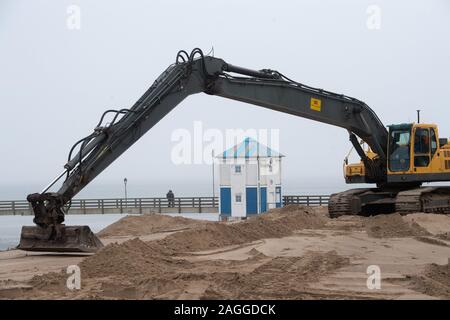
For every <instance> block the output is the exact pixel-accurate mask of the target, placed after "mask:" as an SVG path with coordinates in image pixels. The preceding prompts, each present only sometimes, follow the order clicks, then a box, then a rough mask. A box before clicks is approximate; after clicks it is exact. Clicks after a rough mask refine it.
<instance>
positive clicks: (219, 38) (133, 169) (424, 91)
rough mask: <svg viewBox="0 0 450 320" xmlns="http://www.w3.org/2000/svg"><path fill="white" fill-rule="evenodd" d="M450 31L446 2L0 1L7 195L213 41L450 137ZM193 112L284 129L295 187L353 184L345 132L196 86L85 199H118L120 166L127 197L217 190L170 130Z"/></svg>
mask: <svg viewBox="0 0 450 320" xmlns="http://www.w3.org/2000/svg"><path fill="white" fill-rule="evenodd" d="M71 4H75V5H78V6H79V7H80V8H81V30H69V29H68V28H67V26H66V19H67V13H66V10H67V6H69V5H71ZM369 5H378V6H379V8H381V10H382V11H381V29H380V30H369V29H368V28H367V26H366V21H367V19H368V14H367V13H366V10H367V7H368V6H369ZM449 39H450V2H449V1H446V0H435V1H365V0H354V1H350V0H348V1H332V0H329V1H314V0H310V1H301V2H300V1H281V0H278V1H261V0H252V1H230V0H221V1H215V0H212V1H211V0H209V1H181V0H180V1H167V0H164V1H111V0H104V1H99V0H96V1H92V0H78V1H77V0H72V1H36V0H34V1H31V0H29V1H18V0H0V88H1V89H0V108H1V111H2V113H1V117H0V133H1V138H0V150H1V151H0V152H1V156H0V163H1V166H0V198H2V199H6V198H11V197H13V198H20V197H22V198H23V197H25V195H26V193H27V192H37V191H40V189H41V188H42V187H43V186H45V185H46V184H47V183H48V182H49V181H50V180H51V179H52V178H53V177H54V176H55V175H56V174H57V173H59V172H60V171H61V170H62V166H63V165H64V161H65V160H66V157H67V153H68V151H69V149H70V147H71V146H72V144H73V143H74V142H75V140H77V139H79V138H80V137H83V136H85V135H87V134H88V133H90V132H91V131H92V129H93V127H94V125H95V124H96V122H97V121H98V119H99V117H100V115H101V113H102V112H103V111H104V110H105V109H107V108H111V107H129V106H130V105H131V104H132V103H134V102H135V101H136V100H137V99H138V98H139V97H140V96H141V95H142V94H143V92H144V91H145V90H146V89H147V88H148V86H149V85H151V83H152V82H153V81H154V79H155V78H156V77H157V76H158V75H159V74H160V73H161V72H162V71H163V70H164V69H165V68H166V67H167V66H168V65H169V64H171V63H173V62H174V59H175V54H176V52H177V51H178V50H179V49H186V50H191V49H192V48H194V47H200V48H203V50H204V51H209V50H210V48H211V47H212V46H213V47H214V53H215V56H217V57H220V58H223V59H224V60H226V61H227V62H230V63H232V64H235V65H240V66H244V67H247V68H254V69H262V68H271V69H277V70H280V71H281V72H283V73H284V74H286V75H289V77H290V78H292V79H295V80H297V81H299V82H302V83H305V84H308V85H311V86H317V87H321V88H324V89H327V90H330V91H335V92H339V93H345V94H347V95H350V96H354V97H357V98H359V99H361V100H363V101H365V102H366V103H367V104H369V105H370V106H371V107H372V108H373V109H374V110H375V111H376V112H377V114H378V115H379V116H380V118H381V119H382V121H383V122H384V123H385V124H386V125H388V124H391V123H399V122H408V121H414V120H415V110H416V109H417V108H420V109H422V110H423V116H422V117H423V120H424V121H427V122H435V123H437V124H438V125H439V126H440V135H441V136H450V117H449V115H450V111H449V104H450V90H449V86H450V41H449ZM195 120H201V121H203V126H204V127H205V128H206V129H207V128H219V129H223V130H224V129H226V128H243V129H246V128H256V129H258V128H268V129H270V128H279V129H280V151H281V152H282V153H283V154H285V155H286V158H285V159H284V166H283V172H284V175H283V176H284V190H285V191H286V190H287V191H290V192H291V193H292V192H297V191H298V192H300V191H302V190H305V189H306V187H307V186H308V184H313V187H314V188H318V190H325V189H320V188H321V187H324V188H325V187H330V186H336V188H341V187H342V188H345V186H344V184H343V178H342V159H343V157H344V156H345V155H346V153H347V152H348V150H349V149H350V143H349V142H348V136H347V133H346V132H345V130H342V129H339V128H335V127H331V126H328V125H325V124H320V123H317V122H312V121H309V120H305V119H301V118H297V117H294V116H289V115H285V114H282V113H276V112H274V111H270V110H265V109H262V108H259V107H256V106H251V105H246V104H243V103H239V102H235V101H231V100H230V101H229V100H224V99H222V98H218V97H211V96H207V95H204V94H200V95H197V96H192V97H190V98H188V99H187V100H186V101H184V103H182V104H181V105H180V106H179V107H178V108H176V109H175V110H174V111H173V112H172V113H170V114H169V115H168V116H167V117H166V118H164V119H163V120H162V121H161V122H160V123H159V124H158V125H157V126H155V127H154V128H153V129H152V130H151V131H150V132H149V133H148V134H147V135H146V136H144V137H143V138H142V139H141V140H140V141H139V142H138V143H137V144H135V145H134V146H133V147H132V148H131V149H130V150H129V151H128V152H127V153H125V154H124V155H123V156H122V157H121V158H120V159H119V160H118V161H116V162H115V163H114V164H113V165H112V166H111V167H110V168H108V169H107V170H106V171H105V172H104V173H103V174H102V175H101V176H100V177H98V178H97V179H96V180H95V182H94V183H92V185H90V186H88V187H87V189H86V191H85V192H83V194H82V195H86V196H89V195H95V196H109V195H111V196H117V193H118V192H120V188H121V181H122V179H123V177H124V176H126V177H127V178H128V179H129V181H130V182H129V185H130V188H131V195H139V196H140V195H147V196H154V195H157V194H155V193H159V194H162V193H163V192H165V191H166V189H168V188H169V187H171V188H173V189H174V190H175V191H177V190H178V193H179V194H180V193H181V194H185V195H189V194H192V195H194V194H195V193H198V194H208V192H210V187H209V185H210V176H211V167H210V166H207V165H181V166H175V165H174V164H172V162H171V159H170V151H171V148H172V147H173V146H174V143H173V142H171V134H172V132H173V131H174V130H175V129H179V128H186V129H189V130H192V128H193V121H195ZM219 151H221V150H219ZM112 186H114V187H112ZM36 188H37V189H36ZM133 188H134V189H133ZM89 190H91V192H89ZM133 192H134V194H133ZM82 195H80V196H82Z"/></svg>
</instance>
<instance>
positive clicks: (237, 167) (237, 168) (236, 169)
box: [234, 165, 242, 173]
mask: <svg viewBox="0 0 450 320" xmlns="http://www.w3.org/2000/svg"><path fill="white" fill-rule="evenodd" d="M241 169H242V168H241V166H240V165H237V166H234V173H241Z"/></svg>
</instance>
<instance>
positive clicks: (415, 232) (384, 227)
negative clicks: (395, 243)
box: [364, 213, 430, 238]
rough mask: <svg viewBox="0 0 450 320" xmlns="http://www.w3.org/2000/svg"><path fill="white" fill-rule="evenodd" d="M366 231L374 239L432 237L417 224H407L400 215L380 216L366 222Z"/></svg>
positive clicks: (370, 218)
mask: <svg viewBox="0 0 450 320" xmlns="http://www.w3.org/2000/svg"><path fill="white" fill-rule="evenodd" d="M364 225H365V229H366V232H367V234H368V235H369V236H370V237H374V238H401V237H414V236H427V235H430V234H429V232H428V231H427V230H425V229H424V228H422V227H421V226H420V225H418V224H417V223H416V222H414V221H412V222H406V221H405V220H404V219H403V217H402V216H401V215H400V214H398V213H394V214H386V215H385V214H380V215H377V216H373V217H369V218H367V219H366V220H365V223H364Z"/></svg>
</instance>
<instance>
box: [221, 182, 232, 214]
mask: <svg viewBox="0 0 450 320" xmlns="http://www.w3.org/2000/svg"><path fill="white" fill-rule="evenodd" d="M220 215H222V216H230V215H231V188H229V187H226V188H224V187H222V188H220Z"/></svg>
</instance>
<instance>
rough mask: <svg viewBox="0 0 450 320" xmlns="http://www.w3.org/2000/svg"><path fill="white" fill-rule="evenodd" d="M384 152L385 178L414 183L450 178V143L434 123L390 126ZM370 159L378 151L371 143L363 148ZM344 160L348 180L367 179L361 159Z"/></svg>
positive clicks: (355, 181)
mask: <svg viewBox="0 0 450 320" xmlns="http://www.w3.org/2000/svg"><path fill="white" fill-rule="evenodd" d="M388 139H389V141H388V150H387V151H388V153H387V162H388V163H387V182H388V183H391V184H399V183H400V184H402V183H406V184H412V185H413V184H417V185H420V184H421V183H423V182H433V181H448V180H449V179H450V145H449V143H448V139H440V138H439V135H438V128H437V126H436V125H434V124H423V123H410V124H398V125H391V126H389V138H388ZM364 153H365V155H366V156H367V158H369V159H374V158H376V157H377V154H376V153H374V152H373V151H372V150H371V149H370V147H367V148H366V149H364ZM347 159H348V156H347V157H346V160H345V164H344V176H345V180H346V182H347V183H366V182H368V177H367V176H366V175H367V168H366V166H365V164H364V162H363V161H361V162H359V163H352V164H349V163H348V160H347Z"/></svg>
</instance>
